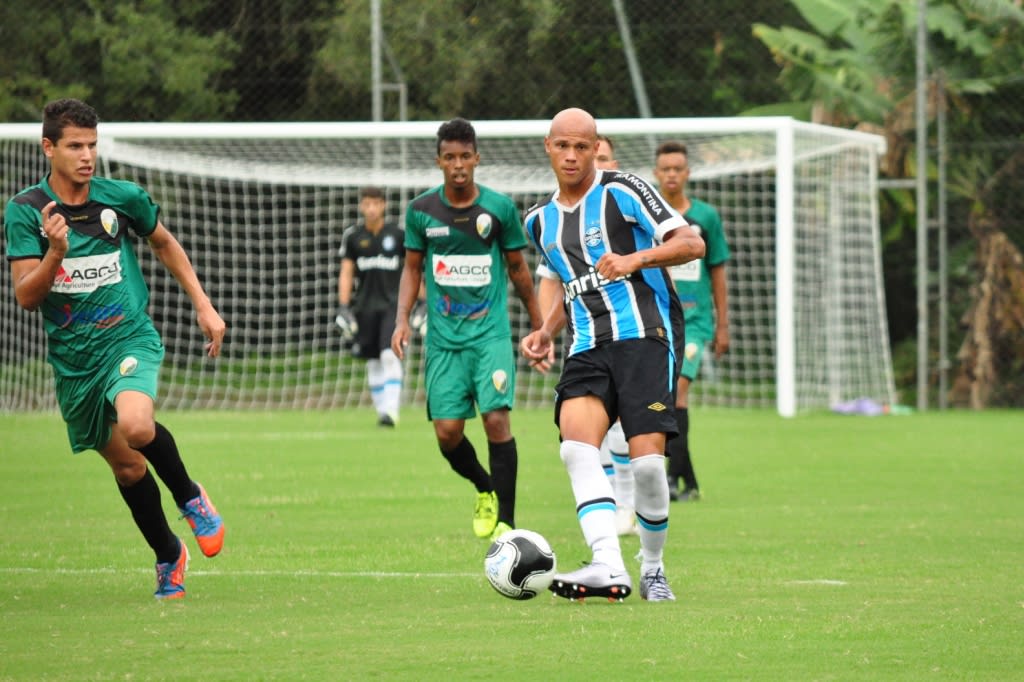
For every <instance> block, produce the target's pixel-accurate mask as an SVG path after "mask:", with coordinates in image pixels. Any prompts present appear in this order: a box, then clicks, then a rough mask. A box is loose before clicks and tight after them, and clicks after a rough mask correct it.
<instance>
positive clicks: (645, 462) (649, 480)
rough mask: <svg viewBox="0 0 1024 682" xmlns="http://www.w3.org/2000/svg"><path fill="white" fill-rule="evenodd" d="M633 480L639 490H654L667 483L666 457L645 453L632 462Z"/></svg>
mask: <svg viewBox="0 0 1024 682" xmlns="http://www.w3.org/2000/svg"><path fill="white" fill-rule="evenodd" d="M630 469H631V470H632V471H633V480H635V481H636V487H637V490H653V489H655V488H657V487H660V486H664V485H666V483H665V457H664V456H663V455H644V456H642V457H637V458H635V459H633V460H632V461H631V462H630Z"/></svg>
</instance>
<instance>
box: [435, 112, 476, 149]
mask: <svg viewBox="0 0 1024 682" xmlns="http://www.w3.org/2000/svg"><path fill="white" fill-rule="evenodd" d="M442 142H464V143H466V144H471V145H473V151H476V130H474V129H473V124H472V123H470V122H469V121H467V120H466V119H464V118H453V119H452V120H450V121H446V122H445V123H442V124H441V127H440V128H438V129H437V153H438V155H440V154H441V143H442Z"/></svg>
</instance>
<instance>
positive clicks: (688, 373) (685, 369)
mask: <svg viewBox="0 0 1024 682" xmlns="http://www.w3.org/2000/svg"><path fill="white" fill-rule="evenodd" d="M707 343H708V342H707V341H705V340H703V339H694V340H693V341H691V340H690V339H689V338H687V339H686V345H685V346H684V347H683V363H682V364H681V365H680V366H679V376H681V377H686V378H687V379H689V380H690V381H691V382H692V381H693V380H694V379H696V378H697V374H698V373H699V372H700V362H701V360H702V359H703V358H704V349H705V348H706V347H707Z"/></svg>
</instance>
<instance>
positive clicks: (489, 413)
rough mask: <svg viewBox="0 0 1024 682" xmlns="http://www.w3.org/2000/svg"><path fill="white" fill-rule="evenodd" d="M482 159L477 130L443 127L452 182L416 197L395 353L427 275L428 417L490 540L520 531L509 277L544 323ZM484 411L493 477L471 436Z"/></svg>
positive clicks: (520, 241) (441, 145)
mask: <svg viewBox="0 0 1024 682" xmlns="http://www.w3.org/2000/svg"><path fill="white" fill-rule="evenodd" d="M479 163H480V153H479V152H478V151H477V144H476V131H475V130H474V129H473V126H472V124H470V123H469V121H466V120H465V119H462V118H455V119H452V120H451V121H448V122H447V123H444V124H442V125H441V127H440V128H439V129H438V131H437V165H438V167H439V168H440V169H441V171H442V173H443V175H444V183H443V184H442V185H440V186H439V187H435V188H434V189H431V190H428V191H426V192H424V193H423V194H421V195H420V196H418V197H416V198H415V199H414V200H413V201H412V203H410V204H409V208H408V210H407V212H406V220H405V248H406V258H405V268H404V270H403V271H402V284H401V288H400V291H399V295H398V313H397V319H396V326H395V333H394V336H393V337H392V341H391V347H392V349H393V350H394V351H395V354H396V355H398V357H399V358H401V357H403V354H404V351H405V347H406V346H407V345H408V343H409V339H410V335H411V333H412V332H411V329H410V325H409V312H410V309H411V308H412V306H413V302H414V301H415V298H416V291H417V289H418V287H419V282H420V279H421V277H425V280H426V291H427V329H428V331H427V336H426V340H425V354H426V376H425V382H426V393H427V417H428V418H429V419H431V420H432V421H433V424H434V433H435V435H436V436H437V442H438V445H439V447H440V448H441V454H442V455H444V457H445V459H447V460H448V463H449V464H450V465H451V467H452V469H453V470H454V471H455V472H456V473H457V474H459V475H460V476H462V477H463V478H465V479H467V480H469V481H470V482H471V483H472V484H473V485H474V486H475V487H476V490H477V499H476V506H475V508H474V512H473V532H474V533H475V534H476V535H477V536H478V537H482V538H489V537H491V536H492V535H493V536H497V535H500V534H501V533H502V532H504V531H505V530H508V529H509V528H514V527H515V500H516V477H517V473H518V461H519V455H518V451H517V449H516V441H515V439H514V438H513V437H512V431H511V425H510V419H509V410H511V408H512V406H513V403H514V401H515V377H516V364H515V353H514V350H513V348H512V344H511V336H512V333H511V325H510V323H509V313H508V302H507V297H508V292H507V289H508V285H507V283H506V271H507V277H508V279H510V280H511V281H512V285H513V287H514V288H515V290H516V294H517V295H518V296H519V298H520V299H521V300H522V302H523V304H524V305H525V306H526V310H527V313H528V314H529V316H530V324H531V328H532V329H538V328H539V327H540V324H541V315H540V309H539V308H538V306H537V299H536V297H535V296H534V292H533V279H532V278H531V276H530V272H529V269H528V268H527V265H526V261H525V259H524V258H523V254H522V249H524V248H526V237H525V234H524V233H523V229H522V223H521V221H520V217H519V210H518V209H517V208H516V205H515V203H514V202H513V201H512V200H511V199H510V198H509V197H507V196H505V195H504V194H500V193H498V192H496V191H494V190H492V189H490V188H488V187H485V186H484V185H479V184H477V183H476V182H475V180H474V173H475V171H476V167H477V165H478V164H479ZM477 408H479V410H480V415H481V419H482V421H483V427H484V432H485V433H486V435H487V449H488V455H489V457H488V463H489V466H490V472H489V473H488V470H487V469H485V468H484V467H483V466H482V465H481V463H480V461H479V459H478V458H477V454H476V449H475V448H474V447H473V445H472V443H470V441H469V439H468V438H466V437H465V426H466V419H468V418H471V417H473V416H475V415H476V409H477Z"/></svg>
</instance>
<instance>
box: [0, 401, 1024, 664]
mask: <svg viewBox="0 0 1024 682" xmlns="http://www.w3.org/2000/svg"><path fill="white" fill-rule="evenodd" d="M161 421H163V422H164V423H165V424H166V425H167V426H168V427H169V428H170V429H171V430H172V432H173V433H174V434H175V435H176V437H177V440H178V443H179V446H180V447H181V449H182V451H183V454H184V456H185V459H186V462H187V464H188V465H189V467H190V472H191V473H192V475H193V476H194V477H195V478H196V479H197V480H199V481H201V482H202V483H204V485H205V486H206V487H207V489H208V490H209V492H210V495H211V497H212V498H213V500H214V501H215V502H216V504H217V506H218V507H219V509H220V511H221V513H222V515H223V516H224V518H225V520H226V523H227V525H228V535H227V544H226V546H225V549H224V551H223V553H222V554H221V555H220V556H218V557H216V558H214V559H206V558H204V557H202V556H201V555H200V554H199V552H198V551H197V550H196V549H195V544H194V541H193V540H192V539H191V537H190V534H189V533H188V530H187V526H186V525H185V522H184V521H180V520H177V515H176V514H174V512H173V510H172V508H171V506H172V505H171V502H170V496H169V495H168V494H166V492H165V494H164V502H165V505H166V506H167V508H168V514H169V515H171V514H174V515H173V516H171V518H172V519H175V520H174V521H173V524H174V527H175V528H176V529H180V532H181V533H182V535H183V536H188V539H187V542H188V543H189V545H190V548H191V549H192V550H193V551H192V554H193V559H192V564H191V568H192V570H191V571H190V572H189V576H188V582H187V586H188V597H187V598H186V599H185V600H182V601H180V602H173V603H158V602H157V601H156V600H154V599H153V597H152V590H153V584H154V577H153V568H152V566H153V564H152V562H153V557H152V555H151V553H150V552H149V550H148V548H146V547H145V545H144V543H143V541H142V539H141V536H139V535H138V533H137V531H136V530H135V528H134V525H133V524H132V521H131V518H130V516H129V515H128V513H127V510H126V508H125V507H124V505H123V503H122V502H121V500H120V497H119V496H118V494H117V492H116V489H115V487H114V483H113V480H112V478H111V475H110V473H109V471H108V470H107V468H106V466H105V465H104V464H103V463H102V462H101V461H100V459H99V458H98V456H96V455H95V454H94V453H85V454H82V455H79V456H77V457H73V456H71V455H70V453H69V451H68V449H67V445H66V440H65V437H64V433H63V425H62V424H61V423H60V420H59V417H57V416H56V415H5V416H4V415H0V493H2V494H0V513H2V516H0V520H2V523H3V531H2V533H3V535H2V545H0V616H2V618H0V679H2V680H150V679H154V680H159V679H165V680H179V679H185V678H189V679H202V680H373V679H381V680H384V679H407V680H440V679H443V680H447V681H449V682H452V681H456V680H499V679H500V680H519V679H523V680H528V679H546V680H552V681H555V680H558V681H561V680H588V681H590V680H683V679H689V680H915V681H916V680H956V679H964V680H1011V679H1024V672H1022V668H1024V485H1022V483H1021V475H1022V472H1024V466H1022V465H1024V416H1022V415H1021V414H1020V413H1014V412H984V413H947V414H926V415H914V416H909V417H880V418H865V417H839V416H834V415H827V414H821V415H808V416H804V417H800V418H797V419H791V420H782V419H780V418H778V417H777V416H775V415H774V414H772V413H769V412H758V411H737V410H732V411H729V410H708V409H697V410H694V412H693V418H692V423H693V425H694V433H693V435H692V442H693V449H694V453H695V463H696V466H697V470H698V474H699V475H700V477H701V483H702V488H703V490H704V492H705V500H704V501H702V502H699V503H693V504H682V505H673V507H672V515H671V528H670V533H669V546H668V549H667V556H666V564H667V574H668V576H669V579H670V581H671V583H672V586H673V588H674V590H675V592H676V595H677V596H678V597H679V601H677V602H675V603H660V604H648V603H646V602H643V601H641V600H640V599H639V597H638V596H637V595H634V596H633V597H630V598H629V599H627V600H626V602H625V603H623V604H609V603H608V602H606V601H600V600H591V601H588V602H586V603H583V604H580V603H570V602H567V601H565V600H561V599H557V598H553V597H548V596H547V595H543V596H541V597H540V598H538V599H535V600H532V601H528V602H514V601H511V600H507V599H504V598H503V597H500V596H499V595H498V594H497V593H495V592H494V591H492V590H491V588H490V587H489V585H488V584H487V582H486V580H485V579H484V577H483V571H482V560H483V554H484V551H485V545H486V543H485V542H484V541H481V540H478V539H476V538H475V537H473V535H472V532H471V530H470V516H471V511H472V502H473V491H472V489H471V487H470V486H469V484H468V483H466V482H464V481H462V480H461V479H458V478H457V477H456V476H455V475H454V474H453V473H452V472H451V471H450V470H449V469H448V467H447V464H446V463H445V462H444V461H443V460H442V458H441V457H440V455H439V454H438V452H437V448H436V445H435V444H434V441H433V436H432V431H431V429H430V426H429V424H428V423H427V422H426V421H425V420H424V419H423V418H422V413H421V412H420V411H419V410H416V409H410V410H407V411H406V413H405V415H404V418H403V422H402V424H401V425H400V427H399V428H398V429H396V430H394V431H383V430H378V429H377V428H376V427H375V426H374V425H373V417H372V415H371V414H370V412H368V411H363V410H355V411H344V412H342V411H337V412H267V413H237V412H231V413H220V412H218V413H211V412H206V413H192V412H165V413H163V414H162V415H161ZM513 428H514V431H515V432H516V435H517V440H518V442H519V450H520V479H519V504H518V513H517V517H518V523H519V525H520V526H521V527H525V528H531V529H534V530H537V531H539V532H541V533H543V534H544V535H545V536H546V537H547V538H548V539H549V541H550V542H551V544H552V546H553V547H554V549H555V551H556V553H557V555H558V561H559V565H560V567H561V568H563V569H567V570H568V569H572V568H574V567H576V566H577V565H578V564H579V562H580V561H581V560H584V559H587V558H588V551H587V549H586V547H585V546H584V544H583V541H582V539H581V536H580V532H579V528H578V525H577V522H576V517H575V514H574V509H573V507H574V504H573V501H572V497H571V492H570V489H569V483H568V479H567V477H566V475H565V472H564V470H563V468H562V464H561V462H560V460H559V458H558V451H557V443H556V435H555V432H554V427H553V426H552V425H551V424H550V415H549V412H548V411H547V410H544V411H517V412H516V413H514V415H513ZM468 433H469V435H470V437H471V438H472V440H473V441H474V443H475V444H476V446H477V449H478V451H480V452H486V445H485V443H484V438H483V435H482V431H481V429H480V427H479V423H478V422H474V423H473V424H472V425H471V427H470V428H469V430H468ZM637 547H638V541H637V539H636V538H634V537H630V538H626V539H624V541H623V549H624V552H625V554H626V556H627V565H628V566H629V567H630V568H631V572H632V573H633V576H634V580H635V579H636V578H637V568H638V566H637V564H635V563H634V562H633V561H632V559H631V558H629V557H632V555H633V554H635V552H636V550H637Z"/></svg>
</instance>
